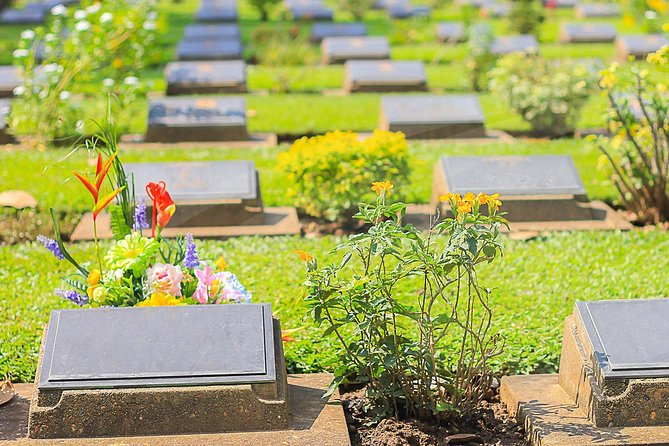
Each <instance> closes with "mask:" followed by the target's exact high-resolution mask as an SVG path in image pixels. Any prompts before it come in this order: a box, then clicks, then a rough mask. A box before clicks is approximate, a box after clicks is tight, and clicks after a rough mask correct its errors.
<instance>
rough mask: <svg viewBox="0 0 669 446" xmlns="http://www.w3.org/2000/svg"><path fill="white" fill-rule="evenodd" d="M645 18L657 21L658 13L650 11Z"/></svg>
mask: <svg viewBox="0 0 669 446" xmlns="http://www.w3.org/2000/svg"><path fill="white" fill-rule="evenodd" d="M644 17H646V18H647V19H648V20H655V19H656V18H657V12H655V11H650V10H648V11H646V13H645V14H644Z"/></svg>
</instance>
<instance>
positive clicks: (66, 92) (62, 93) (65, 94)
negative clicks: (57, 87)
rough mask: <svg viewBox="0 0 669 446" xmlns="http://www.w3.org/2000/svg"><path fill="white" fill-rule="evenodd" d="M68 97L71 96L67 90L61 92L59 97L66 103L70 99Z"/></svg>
mask: <svg viewBox="0 0 669 446" xmlns="http://www.w3.org/2000/svg"><path fill="white" fill-rule="evenodd" d="M70 96H71V94H70V92H69V91H67V90H63V91H61V92H60V95H59V97H60V100H61V101H67V100H68V99H70Z"/></svg>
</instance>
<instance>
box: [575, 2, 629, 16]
mask: <svg viewBox="0 0 669 446" xmlns="http://www.w3.org/2000/svg"><path fill="white" fill-rule="evenodd" d="M621 14H622V12H621V10H620V5H619V4H617V3H579V4H578V5H576V16H577V17H580V18H584V19H585V18H593V17H620V15H621Z"/></svg>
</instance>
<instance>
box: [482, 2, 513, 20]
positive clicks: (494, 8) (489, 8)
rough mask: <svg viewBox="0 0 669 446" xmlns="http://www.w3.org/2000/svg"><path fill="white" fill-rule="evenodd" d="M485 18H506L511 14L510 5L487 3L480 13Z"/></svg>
mask: <svg viewBox="0 0 669 446" xmlns="http://www.w3.org/2000/svg"><path fill="white" fill-rule="evenodd" d="M481 12H482V13H483V14H484V15H485V16H486V17H508V16H509V13H510V12H511V3H496V2H495V3H488V4H487V5H484V6H483V8H482V11H481Z"/></svg>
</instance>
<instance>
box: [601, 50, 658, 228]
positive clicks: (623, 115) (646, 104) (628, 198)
mask: <svg viewBox="0 0 669 446" xmlns="http://www.w3.org/2000/svg"><path fill="white" fill-rule="evenodd" d="M647 62H648V63H649V64H650V66H651V67H650V68H651V69H652V71H653V72H652V74H651V70H649V69H648V68H642V67H640V66H639V65H638V64H634V65H632V66H631V68H629V71H631V76H629V74H630V73H629V72H628V71H627V70H623V69H621V68H620V67H619V66H618V65H617V64H612V65H611V66H610V67H609V68H608V69H606V70H603V71H602V72H601V79H600V86H601V88H602V90H603V94H604V95H606V97H607V98H608V101H609V131H610V136H608V137H599V138H597V139H596V144H597V147H598V148H599V149H600V150H601V152H602V154H603V157H604V159H605V160H606V161H608V165H609V166H610V168H611V177H612V181H613V184H614V185H615V187H616V189H617V190H618V192H619V196H620V200H621V202H622V204H623V205H624V206H625V208H626V209H627V210H628V211H629V212H630V213H632V214H633V215H634V218H635V219H636V220H637V221H638V222H640V223H645V224H657V223H660V222H667V221H669V193H668V191H669V190H668V182H669V115H668V111H669V93H668V92H667V79H668V77H667V76H669V70H668V68H669V46H668V45H665V46H664V47H662V48H661V49H660V50H659V51H657V52H655V53H651V54H649V55H648V57H647Z"/></svg>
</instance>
